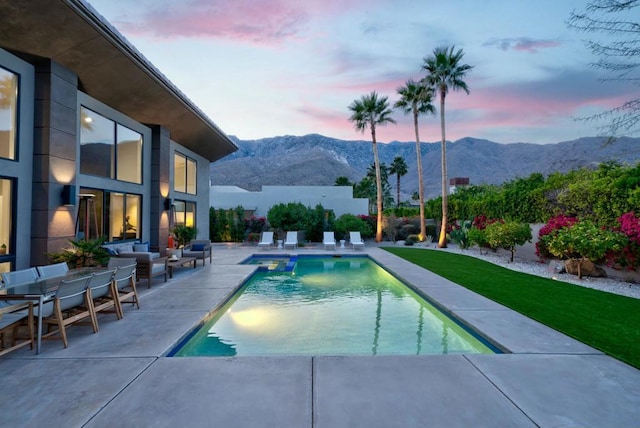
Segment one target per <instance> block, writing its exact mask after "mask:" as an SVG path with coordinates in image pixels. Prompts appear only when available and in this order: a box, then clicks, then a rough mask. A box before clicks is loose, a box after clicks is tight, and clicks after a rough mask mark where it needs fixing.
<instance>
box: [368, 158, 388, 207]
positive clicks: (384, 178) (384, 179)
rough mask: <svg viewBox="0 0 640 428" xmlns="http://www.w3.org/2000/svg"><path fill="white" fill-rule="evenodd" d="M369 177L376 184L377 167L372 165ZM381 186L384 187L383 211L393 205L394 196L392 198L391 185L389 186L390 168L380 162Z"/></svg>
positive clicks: (369, 169)
mask: <svg viewBox="0 0 640 428" xmlns="http://www.w3.org/2000/svg"><path fill="white" fill-rule="evenodd" d="M367 177H369V179H370V180H371V181H372V182H373V183H375V182H376V165H375V163H372V164H371V165H369V168H367ZM380 184H381V185H382V211H384V207H386V206H388V205H393V196H391V184H389V168H388V167H387V164H385V163H384V162H380Z"/></svg>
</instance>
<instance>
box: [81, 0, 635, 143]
mask: <svg viewBox="0 0 640 428" xmlns="http://www.w3.org/2000/svg"><path fill="white" fill-rule="evenodd" d="M89 3H90V4H91V5H92V6H93V7H94V8H95V9H96V11H97V12H98V13H99V14H101V15H103V16H104V17H105V18H106V19H107V20H108V21H109V22H110V23H111V24H113V26H114V27H115V28H116V29H117V30H118V31H119V32H120V33H122V34H123V35H124V36H125V37H126V38H127V39H128V40H129V41H130V42H131V43H132V44H133V45H134V46H135V47H136V48H137V49H138V50H139V51H140V52H141V53H142V54H143V55H144V56H145V57H146V58H147V59H148V60H150V61H151V62H152V63H153V64H154V65H155V66H156V68H158V69H159V70H160V71H161V72H162V73H163V74H165V76H167V78H168V79H169V80H171V81H172V82H173V83H174V84H175V85H176V86H177V87H178V88H179V89H180V90H181V91H182V92H184V93H185V94H186V95H187V97H189V98H190V99H191V100H192V101H193V102H195V103H196V104H197V105H198V106H199V107H200V108H201V109H202V111H204V113H206V114H207V115H208V116H209V117H210V118H211V119H212V120H213V121H214V122H215V123H216V124H217V125H218V126H219V127H220V128H221V129H222V130H223V131H224V132H225V133H227V134H229V135H235V136H237V137H239V138H241V139H258V138H265V137H274V136H280V135H306V134H311V133H317V134H322V135H325V136H328V137H334V138H340V139H345V140H360V139H363V140H368V139H370V134H369V132H366V133H365V134H361V133H360V132H356V131H355V129H354V126H353V124H352V123H351V122H349V121H348V118H349V116H350V112H349V110H348V106H349V104H351V103H352V102H353V100H355V99H359V98H360V97H361V96H362V95H365V94H368V93H370V92H371V91H374V90H375V91H377V92H378V93H379V94H380V95H386V96H388V97H389V100H390V102H391V104H393V102H395V101H396V100H397V98H398V96H397V94H396V89H397V88H398V87H400V86H402V85H403V84H404V83H405V82H406V80H407V79H409V78H413V79H416V80H417V79H420V78H422V77H423V76H424V73H423V72H422V71H421V66H422V63H423V58H424V57H425V56H428V55H430V54H431V53H432V52H433V49H434V48H435V47H437V46H442V45H447V46H450V45H455V46H456V48H462V49H463V50H464V52H465V56H464V63H466V64H469V65H472V66H474V68H473V70H472V71H471V73H470V74H469V75H468V77H467V79H466V81H467V84H468V86H469V89H470V91H471V93H470V94H469V95H466V94H465V93H464V92H450V93H449V95H448V96H447V99H446V118H447V139H448V140H452V141H455V140H457V139H459V138H463V137H467V136H468V137H474V138H485V139H488V140H492V141H495V142H498V143H515V142H528V143H540V144H545V143H556V142H559V141H567V140H573V139H576V138H580V137H587V136H595V135H597V134H598V131H597V129H595V127H594V125H593V124H589V123H584V122H579V121H576V120H574V118H576V117H583V116H585V115H589V114H593V113H596V112H599V111H602V110H605V109H608V108H611V107H614V106H618V105H620V104H622V102H623V101H624V100H628V99H630V98H631V97H632V95H633V94H634V92H635V95H634V96H633V97H638V87H637V86H635V87H634V86H631V85H622V84H618V83H611V82H604V83H603V82H601V81H600V78H602V77H604V75H603V74H602V72H601V71H599V70H596V69H594V68H592V67H591V66H590V63H591V62H595V61H596V60H597V58H596V57H594V56H593V55H592V54H591V53H590V52H589V51H588V50H587V49H586V47H585V46H584V43H583V41H584V40H586V39H594V38H601V37H602V36H600V35H596V34H589V33H580V32H577V31H575V30H571V29H569V28H568V26H567V24H566V21H567V20H568V18H569V16H570V13H571V11H573V10H576V11H581V10H583V9H584V7H585V5H586V1H585V0H535V1H534V0H512V1H505V0H450V1H440V2H435V1H429V0H423V1H418V0H394V1H389V0H386V1H383V0H367V1H363V0H346V1H344V0H341V1H339V0H307V1H300V0H138V1H136V2H131V1H130V0H89ZM436 103H437V105H439V99H438V100H436ZM394 118H395V119H396V120H397V122H398V124H397V125H393V124H390V125H387V126H385V127H382V128H379V129H378V132H377V136H378V139H379V141H381V142H390V141H393V140H398V141H414V140H415V136H414V131H413V123H412V118H411V116H410V115H409V116H405V115H404V114H403V113H402V112H401V111H399V110H398V111H397V112H396V113H395V114H394ZM420 137H421V140H422V141H426V142H434V141H439V139H440V122H439V116H423V117H421V122H420Z"/></svg>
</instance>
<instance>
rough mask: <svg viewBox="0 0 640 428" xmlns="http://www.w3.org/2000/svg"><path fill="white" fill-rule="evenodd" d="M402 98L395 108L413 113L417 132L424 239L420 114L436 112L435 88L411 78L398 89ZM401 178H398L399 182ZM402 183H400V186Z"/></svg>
mask: <svg viewBox="0 0 640 428" xmlns="http://www.w3.org/2000/svg"><path fill="white" fill-rule="evenodd" d="M397 92H398V94H399V95H400V99H399V100H398V101H396V103H395V104H394V107H395V108H400V109H402V110H403V111H404V113H405V114H408V113H412V114H413V127H414V129H415V133H416V156H417V167H418V200H419V201H420V240H421V241H424V239H425V238H426V236H427V228H426V225H425V220H424V181H423V178H422V177H423V175H422V152H421V150H420V134H419V133H418V115H420V114H426V113H431V114H435V113H436V108H435V106H434V105H433V96H434V93H433V88H431V87H427V86H425V85H422V84H420V83H416V82H414V81H413V80H411V79H409V80H407V82H406V83H405V85H404V86H403V87H400V88H398V89H397ZM399 182H400V180H399V179H398V183H399ZM399 186H400V185H399V184H398V187H399Z"/></svg>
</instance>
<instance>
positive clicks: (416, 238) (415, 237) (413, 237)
mask: <svg viewBox="0 0 640 428" xmlns="http://www.w3.org/2000/svg"><path fill="white" fill-rule="evenodd" d="M416 242H420V237H419V236H418V235H409V236H407V239H405V240H404V245H413V244H415V243H416Z"/></svg>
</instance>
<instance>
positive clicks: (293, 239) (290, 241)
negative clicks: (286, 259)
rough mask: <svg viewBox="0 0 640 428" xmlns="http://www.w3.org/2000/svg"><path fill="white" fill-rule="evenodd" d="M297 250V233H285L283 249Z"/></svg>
mask: <svg viewBox="0 0 640 428" xmlns="http://www.w3.org/2000/svg"><path fill="white" fill-rule="evenodd" d="M288 246H289V247H293V248H298V232H297V231H293V232H287V239H286V240H285V241H284V248H285V249H286V248H287V247H288Z"/></svg>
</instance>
